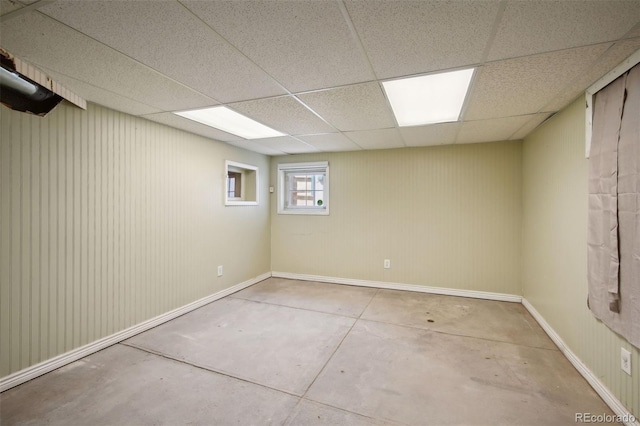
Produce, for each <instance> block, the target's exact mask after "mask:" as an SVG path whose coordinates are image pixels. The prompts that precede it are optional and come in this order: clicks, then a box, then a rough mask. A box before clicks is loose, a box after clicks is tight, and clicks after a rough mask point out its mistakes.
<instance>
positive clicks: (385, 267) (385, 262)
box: [384, 259, 391, 269]
mask: <svg viewBox="0 0 640 426" xmlns="http://www.w3.org/2000/svg"><path fill="white" fill-rule="evenodd" d="M390 268H391V260H389V259H385V260H384V269H390Z"/></svg>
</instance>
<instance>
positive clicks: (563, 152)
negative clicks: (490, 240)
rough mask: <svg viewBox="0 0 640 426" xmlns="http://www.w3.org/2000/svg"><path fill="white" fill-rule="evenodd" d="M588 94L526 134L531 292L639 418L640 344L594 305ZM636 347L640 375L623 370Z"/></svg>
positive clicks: (525, 273) (526, 278)
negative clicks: (611, 325)
mask: <svg viewBox="0 0 640 426" xmlns="http://www.w3.org/2000/svg"><path fill="white" fill-rule="evenodd" d="M584 105H585V103H584V100H583V99H582V98H580V99H578V100H577V101H576V102H574V103H573V104H572V105H571V106H570V107H568V108H567V109H565V110H563V111H561V112H560V113H558V114H557V115H556V116H554V117H553V118H552V119H550V120H549V121H547V122H546V123H545V124H544V125H543V126H541V127H540V128H539V129H537V130H536V131H535V132H534V133H532V134H531V135H530V136H529V137H527V138H526V139H525V141H524V148H523V191H522V192H523V213H524V214H523V250H522V258H523V262H522V277H523V295H524V297H525V298H526V299H527V300H528V301H529V302H530V303H531V304H533V306H534V307H535V308H536V310H537V311H538V312H539V313H540V314H541V315H542V316H543V317H544V318H545V319H546V321H547V322H548V323H549V324H550V325H551V327H552V328H553V329H554V330H555V331H556V332H557V333H558V334H559V335H560V337H561V338H562V339H563V340H564V341H565V343H566V344H567V345H568V346H569V348H570V349H571V350H572V351H573V352H574V353H575V354H576V355H577V356H578V357H579V358H580V359H581V360H582V361H583V362H584V363H585V364H586V365H587V366H588V368H589V369H590V370H591V371H592V372H594V373H595V375H596V376H597V377H599V378H600V380H601V381H602V382H603V383H604V384H605V385H606V386H607V387H608V388H609V389H610V390H611V391H612V392H613V394H614V395H616V397H617V398H618V399H619V400H620V401H621V402H622V403H623V404H624V405H625V406H626V407H627V408H628V409H629V410H631V412H632V414H634V415H635V416H636V417H640V358H639V357H638V352H639V351H638V349H637V348H634V347H633V346H631V345H630V344H629V343H627V342H626V341H625V340H624V339H623V338H621V337H619V336H618V335H617V334H615V333H613V332H612V331H610V330H609V329H608V328H607V327H606V326H604V325H603V324H602V323H600V322H599V321H597V320H596V319H595V318H594V316H593V315H592V314H591V312H590V311H589V309H588V308H587V305H586V302H587V293H588V289H587V172H588V160H587V159H586V158H585V113H584ZM620 347H624V348H626V349H628V350H630V351H631V352H632V366H633V377H629V376H628V375H626V374H625V373H624V372H622V370H621V369H620Z"/></svg>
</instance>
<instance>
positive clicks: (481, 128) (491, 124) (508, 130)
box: [456, 115, 533, 143]
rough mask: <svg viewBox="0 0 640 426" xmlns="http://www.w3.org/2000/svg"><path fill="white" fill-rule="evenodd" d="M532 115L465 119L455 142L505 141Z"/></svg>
mask: <svg viewBox="0 0 640 426" xmlns="http://www.w3.org/2000/svg"><path fill="white" fill-rule="evenodd" d="M531 118H533V116H532V115H521V116H518V117H505V118H493V119H490V120H479V121H467V122H464V123H462V127H461V128H460V132H458V136H457V137H456V143H478V142H499V141H506V140H508V139H509V137H510V136H511V135H513V134H514V133H515V132H516V131H517V130H518V129H520V128H521V127H522V126H524V125H525V124H526V123H527V121H529V120H531Z"/></svg>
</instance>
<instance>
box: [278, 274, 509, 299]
mask: <svg viewBox="0 0 640 426" xmlns="http://www.w3.org/2000/svg"><path fill="white" fill-rule="evenodd" d="M271 275H272V276H273V277H275V278H288V279H292V280H302V281H320V282H325V283H333V284H346V285H353V286H359V287H373V288H383V289H387V290H404V291H416V292H419V293H431V294H443V295H445V296H459V297H471V298H474V299H487V300H498V301H501V302H515V303H520V302H521V301H522V296H517V295H515V294H506V293H491V292H488V291H475V290H459V289H455V288H443V287H428V286H423V285H416V284H399V283H389V282H384V281H368V280H356V279H352V278H336V277H323V276H320V275H306V274H294V273H290V272H275V271H274V272H272V273H271Z"/></svg>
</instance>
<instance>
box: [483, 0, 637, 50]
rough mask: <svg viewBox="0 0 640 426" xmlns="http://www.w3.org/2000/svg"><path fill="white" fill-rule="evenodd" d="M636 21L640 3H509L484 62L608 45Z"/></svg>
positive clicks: (622, 34) (634, 0)
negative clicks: (592, 45) (608, 42)
mask: <svg viewBox="0 0 640 426" xmlns="http://www.w3.org/2000/svg"><path fill="white" fill-rule="evenodd" d="M639 21H640V2H639V1H637V0H632V1H510V2H508V3H506V8H505V10H504V14H503V16H502V20H501V21H500V25H499V26H498V31H497V33H496V37H495V39H494V42H493V44H492V47H491V50H490V51H489V57H488V60H496V59H504V58H513V57H519V56H525V55H533V54H536V53H542V52H550V51H555V50H561V49H567V48H572V47H578V46H587V45H591V44H598V43H602V42H607V41H612V40H615V39H618V38H620V37H622V36H624V35H625V33H627V32H628V31H629V30H630V29H631V28H632V27H633V26H634V25H636V24H637V23H638V22H639Z"/></svg>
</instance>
